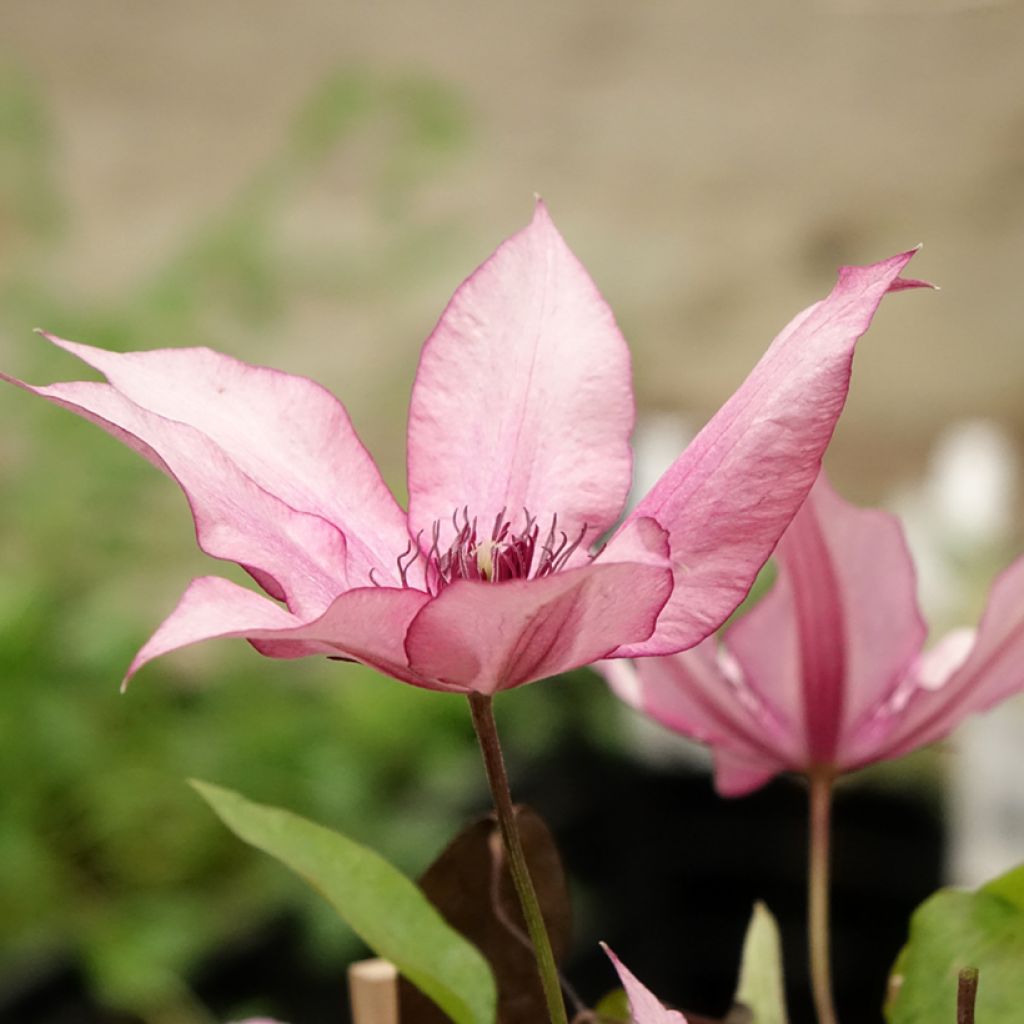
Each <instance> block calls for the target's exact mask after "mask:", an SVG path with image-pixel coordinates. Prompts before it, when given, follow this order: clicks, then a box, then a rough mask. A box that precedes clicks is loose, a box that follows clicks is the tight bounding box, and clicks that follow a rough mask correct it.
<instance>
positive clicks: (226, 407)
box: [43, 334, 409, 586]
mask: <svg viewBox="0 0 1024 1024" xmlns="http://www.w3.org/2000/svg"><path fill="white" fill-rule="evenodd" d="M43 336H44V337H45V338H47V339H48V340H50V341H52V342H53V343H54V344H55V345H59V346H60V347H61V348H63V349H65V350H67V351H68V352H70V353H72V354H73V355H75V356H77V357H78V358H79V359H81V360H82V361H83V362H85V363H88V364H89V365H90V366H92V367H94V368H95V369H97V370H99V371H100V372H101V373H102V374H104V375H105V376H106V378H107V380H108V381H109V382H110V384H111V385H112V386H113V387H114V388H115V390H117V391H119V392H120V393H121V394H123V395H124V396H125V397H126V398H128V399H129V400H131V401H132V402H134V403H135V404H136V405H138V406H141V407H142V408H144V409H147V410H149V411H150V412H154V413H156V414H157V415H159V416H162V417H164V418H166V419H171V420H175V421H177V422H180V423H186V424H188V425H189V426H191V427H194V428H195V429H197V430H198V431H200V432H201V433H203V434H205V435H206V436H207V437H209V438H210V439H211V440H212V441H213V442H214V443H215V444H216V445H217V446H218V447H219V448H220V449H221V450H222V451H223V452H224V453H225V455H226V456H227V457H228V458H229V459H230V460H231V461H232V462H234V463H235V464H236V465H237V466H238V467H239V468H240V469H241V470H242V472H243V473H245V475H246V476H248V477H249V478H250V479H251V480H253V481H254V482H255V483H256V484H257V485H258V486H260V487H262V488H263V489H264V490H265V491H268V492H269V493H270V494H273V495H274V496H275V497H277V498H279V499H280V500H281V501H283V502H284V503H285V504H287V505H290V506H291V507H292V508H293V509H295V510H297V511H299V512H308V513H311V514H313V515H316V516H319V517H321V518H322V519H325V520H327V521H328V522H329V523H332V524H333V525H335V526H337V527H338V528H339V529H340V530H341V531H342V532H343V533H344V534H345V536H346V539H347V541H348V556H349V576H350V581H351V583H352V585H353V586H359V585H364V584H366V583H368V582H370V578H369V574H370V571H371V570H373V571H374V572H375V578H376V579H378V581H382V582H383V581H386V580H392V581H393V582H397V577H396V570H395V558H396V557H397V556H398V555H400V554H401V553H402V551H403V550H404V549H405V547H406V545H407V543H408V540H409V538H408V534H407V532H406V524H405V513H404V512H403V511H402V510H401V509H400V508H399V506H398V505H397V503H396V502H395V500H394V498H393V497H392V496H391V493H390V491H389V490H388V489H387V486H386V485H385V484H384V481H383V480H382V479H381V476H380V473H379V472H378V470H377V467H376V466H375V465H374V462H373V460H372V459H371V458H370V455H369V454H368V453H367V451H366V449H365V448H364V447H363V445H362V443H361V442H360V441H359V438H358V437H357V436H356V433H355V430H354V429H353V427H352V423H351V421H350V420H349V417H348V413H347V412H346V411H345V408H344V406H342V405H341V403H340V402H339V401H338V400H337V399H336V398H335V397H334V396H333V395H331V394H330V392H328V391H327V390H326V389H324V388H322V387H321V386H320V385H319V384H316V383H314V382H313V381H311V380H309V379H307V378H306V377H296V376H292V375H291V374H287V373H282V372H280V371H278V370H271V369H267V368H265V367H261V366H251V365H249V364H248V363H243V362H241V361H240V360H238V359H232V358H231V357H230V356H226V355H222V354H221V353H219V352H214V351H211V350H210V349H206V348H179V349H159V350H156V351H151V352H126V353H119V352H108V351H106V350H104V349H101V348H93V347H91V346H89V345H81V344H78V343H76V342H72V341H66V340H64V339H62V338H57V337H54V336H53V335H50V334H44V335H43Z"/></svg>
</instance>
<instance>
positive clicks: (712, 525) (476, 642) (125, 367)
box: [6, 203, 920, 694]
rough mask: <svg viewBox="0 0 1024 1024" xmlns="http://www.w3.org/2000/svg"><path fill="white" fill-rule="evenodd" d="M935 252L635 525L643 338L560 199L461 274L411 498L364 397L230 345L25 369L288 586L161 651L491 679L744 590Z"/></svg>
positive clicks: (824, 327) (689, 629)
mask: <svg viewBox="0 0 1024 1024" xmlns="http://www.w3.org/2000/svg"><path fill="white" fill-rule="evenodd" d="M911 256H912V253H909V252H908V253H903V254H901V255H899V256H894V257H892V258H891V259H888V260H885V261H883V262H881V263H877V264H874V265H873V266H869V267H847V268H844V269H843V270H842V271H841V272H840V277H839V282H838V284H837V285H836V287H835V289H834V290H833V291H832V293H831V294H830V295H829V296H828V297H827V298H826V299H824V300H823V301H821V302H819V303H817V304H816V305H814V306H811V307H810V308H809V309H807V310H805V311H804V312H803V313H801V314H800V315H799V316H798V317H797V318H796V319H795V320H794V321H793V322H792V323H791V324H790V325H789V326H788V327H787V328H786V329H785V330H784V331H783V332H782V334H781V335H779V337H778V338H776V340H775V341H774V343H773V344H772V346H771V347H770V348H769V350H768V352H767V353H766V354H765V356H764V357H763V358H762V360H761V361H760V362H759V363H758V365H757V366H756V367H755V369H754V370H753V372H752V373H751V375H750V376H749V377H748V379H747V380H746V382H745V383H744V384H743V385H742V387H741V388H740V389H739V390H738V391H737V392H736V394H734V395H733V396H732V398H731V399H730V400H729V401H728V402H727V403H726V404H725V406H724V407H723V408H722V409H721V410H720V411H719V412H718V414H717V415H716V416H715V417H714V418H713V419H712V420H711V421H710V422H709V423H708V425H707V426H706V427H705V429H704V430H703V432H702V433H701V434H700V436H699V437H698V438H697V439H696V440H695V441H694V443H693V444H692V445H691V446H690V447H689V448H688V449H687V450H686V451H685V452H684V453H683V454H682V455H681V456H680V458H679V459H678V461H677V462H676V463H675V465H673V466H672V467H671V468H670V469H669V470H668V471H667V472H666V474H665V475H664V477H663V478H662V479H661V481H660V482H659V483H658V484H657V485H656V486H655V487H654V488H653V490H652V491H651V493H650V494H648V495H647V497H646V498H644V499H643V501H642V502H641V503H640V505H639V506H638V507H637V508H636V509H635V510H634V511H633V513H632V514H631V515H630V516H629V517H628V518H627V519H626V520H625V522H624V523H622V525H621V526H620V527H619V528H618V529H617V530H616V532H615V533H614V535H613V536H612V538H611V540H610V541H609V542H608V544H607V545H606V546H605V547H604V548H603V549H602V550H600V552H598V553H596V554H595V553H594V551H593V547H594V544H595V542H596V541H597V540H598V539H599V538H601V537H602V536H603V535H605V534H606V532H607V531H608V530H609V529H610V528H611V527H612V526H613V525H614V524H615V523H616V521H617V519H618V517H619V516H620V513H621V511H622V508H623V504H624V502H625V499H626V493H627V490H628V488H629V483H630V474H631V454H630V447H629V436H630V432H631V430H632V426H633V417H634V408H633V394H632V387H631V381H630V362H629V352H628V350H627V348H626V345H625V342H624V340H623V338H622V336H621V335H620V333H619V331H618V328H617V327H616V325H615V321H614V319H613V317H612V313H611V311H610V310H609V308H608V306H607V305H606V303H605V302H604V300H603V299H602V297H601V295H600V294H599V293H598V291H597V289H596V287H595V286H594V284H593V282H592V281H591V280H590V278H589V277H588V275H587V273H586V271H585V270H584V269H583V267H582V266H581V265H580V263H579V261H578V260H577V259H576V258H575V256H574V255H573V254H572V252H571V251H570V250H569V248H568V247H567V246H566V244H565V242H564V241H563V239H562V237H561V236H560V235H559V233H558V231H557V230H556V229H555V227H554V225H553V224H552V222H551V219H550V217H549V216H548V213H547V211H546V209H545V207H544V206H543V204H541V203H538V205H537V208H536V212H535V215H534V218H533V221H532V223H531V224H530V225H529V226H528V227H526V228H525V229H524V230H522V231H520V232H519V233H518V234H516V235H515V236H513V237H512V238H510V239H509V240H508V241H506V242H505V243H504V244H503V245H501V246H500V247H499V248H498V250H497V251H496V252H495V253H494V254H493V255H492V256H491V257H490V258H489V259H488V260H487V261H486V262H485V263H484V264H483V265H482V266H481V267H480V268H479V269H478V270H477V271H476V272H475V273H474V274H473V275H472V276H471V277H469V278H468V279H467V280H466V281H465V282H464V283H463V284H462V285H461V286H460V288H459V289H458V291H457V292H456V293H455V295H454V297H453V298H452V300H451V302H450V303H449V304H448V307H447V309H445V311H444V313H443V315H442V316H441V319H440V321H439V323H438V324H437V326H436V328H435V329H434V331H433V333H432V334H431V336H430V337H429V339H428V340H427V342H426V344H425V346H424V349H423V353H422V356H421V359H420V365H419V370H418V373H417V376H416V382H415V386H414V388H413V394H412V404H411V408H410V414H409V449H408V450H409V456H408V483H409V494H410V503H409V510H408V513H406V512H405V511H403V510H402V509H401V508H400V507H399V505H398V504H397V502H396V501H395V499H394V498H393V497H392V495H391V494H390V492H389V491H388V489H387V488H386V486H385V484H384V483H383V481H382V479H381V477H380V474H379V473H378V471H377V468H376V466H375V465H374V463H373V461H372V459H371V458H370V456H369V455H368V453H367V452H366V450H365V449H364V447H363V446H362V444H361V443H360V441H359V439H358V438H357V436H356V434H355V431H354V430H353V428H352V425H351V423H350V421H349V418H348V415H347V413H346V412H345V409H344V407H343V406H342V405H341V404H340V403H339V402H338V401H337V400H336V399H335V398H334V397H333V396H332V395H330V394H329V393H328V392H327V391H325V390H324V389H323V388H321V387H320V386H319V385H317V384H315V383H313V382H312V381H310V380H308V379H306V378H303V377H296V376H291V375H289V374H285V373H280V372H278V371H275V370H270V369H265V368H263V367H257V366H250V365H248V364H246V363H243V362H240V361H238V360H236V359H232V358H230V357H228V356H225V355H221V354H219V353H216V352H213V351H210V350H207V349H165V350H158V351H150V352H130V353H124V354H120V353H114V352H108V351H105V350H103V349H99V348H92V347H89V346H86V345H81V344H76V343H74V342H71V341H64V340H62V339H59V338H55V337H52V336H47V337H49V340H50V341H52V342H53V343H54V344H56V345H59V346H61V347H62V348H64V349H66V350H67V351H68V352H70V353H72V354H73V355H76V356H77V357H78V358H80V359H81V360H83V361H84V362H86V363H88V364H89V365H90V366H92V367H93V368H95V369H96V370H98V371H100V373H102V374H103V375H104V376H105V377H106V381H105V382H70V383H59V384H53V385H49V386H43V387H37V386H32V385H28V384H24V383H22V382H21V381H17V380H13V379H12V378H6V379H8V380H12V382H13V383H15V384H18V385H19V386H21V387H23V388H26V389H27V390H29V391H32V392H34V393H35V394H37V395H40V396H42V397H44V398H46V399H48V400H49V401H51V402H53V403H55V404H57V405H60V406H63V407H65V408H67V409H70V410H71V411H72V412H75V413H78V414H79V415H80V416H83V417H84V418H86V419H89V420H91V421H93V422H94V423H96V424H98V425H99V426H101V427H102V428H103V429H105V430H106V431H108V432H109V433H111V434H113V435H114V436H115V437H117V438H118V439H119V440H121V441H123V442H124V443H125V444H127V445H129V446H130V447H132V448H134V449H135V450H136V451H138V452H139V453H140V454H142V455H143V456H145V457H146V458H147V459H149V461H150V462H152V463H154V464H155V465H156V466H157V467H158V468H159V469H161V470H163V471H164V472H165V473H167V474H168V475H169V476H171V477H172V478H173V479H175V480H176V481H177V482H178V484H179V485H180V486H181V487H182V489H183V490H184V492H185V495H186V497H187V499H188V502H189V504H190V506H191V510H192V514H193V517H194V519H195V526H196V535H197V539H198V542H199V545H200V546H201V547H202V549H203V550H204V551H205V552H206V553H207V554H209V555H212V556H214V557H216V558H222V559H226V560H228V561H233V562H237V563H238V564H239V565H241V566H243V567H244V568H245V569H246V570H247V571H248V572H249V573H250V575H251V576H252V577H253V578H254V579H255V581H256V582H257V583H258V584H259V585H260V587H262V588H263V590H264V591H266V593H267V594H268V595H269V597H264V596H262V595H260V594H257V593H256V592H254V591H251V590H248V589H245V588H243V587H240V586H237V585H236V584H234V583H232V582H229V581H227V580H225V579H222V578H219V577H216V576H206V577H202V578H200V579H197V580H194V581H193V582H192V583H191V584H190V586H189V587H188V589H187V590H186V591H185V594H184V596H183V597H182V599H181V601H180V602H179V604H178V606H177V607H176V608H175V609H174V611H173V612H172V613H171V614H170V616H169V617H168V618H167V619H166V620H165V621H164V622H163V624H162V625H161V626H160V627H159V628H158V629H157V631H156V633H155V634H154V635H153V637H152V638H151V639H150V640H149V642H148V643H146V644H145V646H144V647H143V648H142V650H141V651H139V653H138V655H137V656H136V658H135V660H134V661H133V662H132V665H131V667H130V668H129V671H128V675H129V676H131V674H132V673H134V672H136V671H137V670H138V669H139V668H140V667H141V666H142V665H144V664H145V663H146V662H148V661H150V660H151V659H152V658H155V657H157V656H158V655H161V654H164V653H166V652H168V651H172V650H174V649H176V648H179V647H183V646H185V645H187V644H192V643H195V642H197V641H200V640H205V639H208V638H212V637H225V636H237V637H244V638H246V639H247V640H249V641H250V642H251V643H252V644H253V645H254V646H255V647H256V649H257V650H259V651H260V652H261V653H263V654H265V655H268V656H270V657H277V658H294V657H300V656H303V655H310V654H321V655H324V654H325V655H331V656H335V657H342V658H349V659H353V660H356V661H360V662H363V663H364V664H367V665H371V666H373V667H374V668H377V669H379V670H381V671H382V672H385V673H387V674H389V675H392V676H395V677H397V678H398V679H402V680H405V681H406V682H409V683H413V684H416V685H418V686H424V687H429V688H435V689H444V690H454V691H461V692H477V693H482V694H491V693H494V692H496V691H498V690H503V689H507V688H509V687H514V686H518V685H520V684H523V683H527V682H530V681H531V680H535V679H539V678H542V677H545V676H551V675H555V674H557V673H559V672H563V671H566V670H568V669H572V668H575V667H578V666H580V665H584V664H588V663H590V662H593V661H595V660H597V659H599V658H603V657H621V656H625V655H644V654H664V653H667V652H671V651H678V650H680V649H682V648H685V647H689V646H691V645H693V644H695V643H697V642H698V641H700V640H701V639H702V638H703V637H705V636H707V635H708V634H709V633H710V632H711V631H713V630H714V629H715V628H716V627H717V626H718V625H719V624H720V623H721V622H722V621H723V620H724V619H725V618H726V617H727V616H728V615H729V613H730V612H731V611H732V609H733V608H734V607H735V605H736V604H737V603H738V602H739V601H740V600H741V599H742V598H743V596H744V594H745V593H746V591H747V589H748V587H749V585H750V583H751V581H752V579H753V578H754V576H755V575H756V573H757V570H758V569H759V567H760V566H761V564H762V563H763V562H764V560H765V559H766V558H767V557H768V554H769V553H770V551H771V549H772V547H773V546H774V544H775V542H776V541H777V539H778V537H779V535H780V534H781V532H782V530H783V529H784V528H785V526H786V523H787V522H788V521H789V519H790V518H791V517H792V515H793V514H794V512H795V511H796V509H797V508H798V507H799V505H800V503H801V501H802V500H803V498H804V496H805V494H806V492H807V490H808V489H809V488H810V486H811V483H812V482H813V479H814V476H815V474H816V473H817V470H818V466H819V463H820V459H821V455H822V452H823V450H824V448H825V446H826V444H827V443H828V440H829V438H830V436H831V433H832V430H833V427H834V425H835V422H836V418H837V417H838V415H839V412H840V410H841V408H842V405H843V402H844V401H845V397H846V392H847V388H848V385H849V377H850V364H851V358H852V354H853V348H854V344H855V342H856V340H857V338H858V337H859V336H860V335H861V334H863V332H864V331H865V330H866V329H867V327H868V325H869V323H870V321H871V318H872V316H873V314H874V312H875V310H876V308H877V306H878V304H879V302H880V301H881V299H882V297H883V296H884V295H885V293H886V292H887V291H890V290H895V289H901V288H908V287H914V286H917V285H919V284H920V282H914V281H907V280H904V279H902V278H900V276H899V274H900V271H901V270H902V269H903V267H904V266H905V265H906V264H907V262H908V261H909V260H910V258H911Z"/></svg>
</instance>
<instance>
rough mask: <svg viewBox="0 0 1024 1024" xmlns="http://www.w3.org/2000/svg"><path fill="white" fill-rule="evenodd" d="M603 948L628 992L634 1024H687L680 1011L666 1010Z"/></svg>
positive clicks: (620, 962) (605, 946)
mask: <svg viewBox="0 0 1024 1024" xmlns="http://www.w3.org/2000/svg"><path fill="white" fill-rule="evenodd" d="M601 948H602V949H603V950H604V951H605V953H607V954H608V959H609V960H611V962H612V966H613V967H614V968H615V970H616V972H617V973H618V975H619V981H621V982H622V987H623V988H624V989H625V990H626V996H627V998H628V999H629V1012H630V1015H631V1016H632V1018H633V1024H686V1018H685V1017H684V1016H683V1015H682V1014H681V1013H680V1012H679V1011H678V1010H666V1009H665V1007H664V1006H663V1005H662V1004H661V1003H660V1002H659V1001H658V999H657V998H656V997H655V996H654V995H653V994H652V993H651V992H650V991H649V990H648V989H647V988H646V987H645V986H644V985H643V984H642V983H641V982H640V981H639V979H637V977H636V975H634V974H633V973H632V971H630V969H629V968H628V967H627V966H626V965H625V964H624V963H623V962H622V961H621V960H620V959H619V958H618V957H617V956H616V955H615V954H614V953H613V952H612V951H611V950H610V949H609V948H608V946H607V945H606V944H605V943H603V942H602V943H601Z"/></svg>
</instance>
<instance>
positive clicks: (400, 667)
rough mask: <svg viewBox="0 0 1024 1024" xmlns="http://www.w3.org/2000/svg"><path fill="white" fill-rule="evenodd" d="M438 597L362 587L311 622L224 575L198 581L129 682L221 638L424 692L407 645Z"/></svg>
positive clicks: (137, 659)
mask: <svg viewBox="0 0 1024 1024" xmlns="http://www.w3.org/2000/svg"><path fill="white" fill-rule="evenodd" d="M429 600H430V596H429V595H428V594H426V593H424V592H423V591H419V590H411V589H395V588H389V587H362V588H359V589H356V590H349V591H347V592H346V593H344V594H342V595H341V596H340V597H338V598H337V599H336V600H335V601H334V603H333V604H332V605H331V607H330V608H328V609H327V611H326V612H324V614H323V615H321V616H318V617H317V618H316V619H314V620H313V621H312V622H303V621H302V620H301V619H299V618H298V617H297V616H295V615H292V614H291V613H290V612H288V611H285V609H283V608H281V607H280V606H279V605H276V604H274V603H273V602H272V601H268V600H267V599H266V598H265V597H262V596H260V595H259V594H256V593H254V592H253V591H251V590H246V589H245V588H244V587H240V586H238V585H237V584H235V583H232V582H230V581H229V580H225V579H221V578H220V577H218V576H204V577H201V578H200V579H196V580H193V581H192V582H191V583H190V584H189V586H188V588H187V589H186V591H185V593H184V594H183V595H182V598H181V600H180V601H179V602H178V605H177V607H176V608H175V609H174V611H172V612H171V614H170V615H169V616H168V617H167V618H166V619H165V620H164V621H163V622H162V623H161V624H160V626H159V628H158V629H157V630H156V632H155V633H154V634H153V636H152V637H150V639H149V640H148V641H147V642H146V644H145V645H144V646H143V647H142V649H141V650H140V651H139V653H138V654H137V655H136V656H135V658H134V660H133V661H132V664H131V666H130V667H129V669H128V673H127V676H126V680H125V681H126V682H127V680H128V679H130V678H131V677H132V676H133V675H134V674H135V673H136V672H138V671H139V669H140V668H142V666H143V665H145V664H147V663H148V662H150V661H152V660H153V659H154V658H158V657H160V655H162V654H167V653H168V652H169V651H174V650H177V649H178V648H181V647H187V646H189V645H190V644H194V643H198V642H199V641H201V640H210V639H213V638H216V637H231V636H233V637H244V638H245V639H247V640H249V641H250V643H252V645H253V646H254V647H255V648H256V649H257V650H258V651H259V652H260V653H261V654H265V655H267V656H269V657H273V658H298V657H304V656H306V655H310V654H326V655H330V656H333V657H344V658H347V659H351V660H353V661H360V662H362V663H363V664H366V665H370V666H371V667H374V668H378V669H380V670H381V671H382V672H386V673H387V674H388V675H392V676H395V677H396V678H398V679H404V680H405V681H406V682H412V683H415V684H417V685H420V686H426V685H429V683H427V682H425V681H423V680H421V679H419V678H418V677H416V676H415V675H414V674H413V673H411V672H410V671H409V667H408V663H407V662H406V658H405V649H404V647H403V640H404V637H405V633H406V630H407V628H408V625H409V623H410V622H411V621H412V619H413V617H414V616H415V615H416V613H417V612H418V611H419V610H420V608H421V607H422V606H423V604H424V603H425V602H427V601H429Z"/></svg>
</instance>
